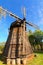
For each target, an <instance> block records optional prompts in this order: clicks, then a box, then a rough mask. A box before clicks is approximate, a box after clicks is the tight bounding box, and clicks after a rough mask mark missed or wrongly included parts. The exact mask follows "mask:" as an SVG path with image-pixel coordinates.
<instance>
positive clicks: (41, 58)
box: [27, 53, 43, 65]
mask: <svg viewBox="0 0 43 65" xmlns="http://www.w3.org/2000/svg"><path fill="white" fill-rule="evenodd" d="M35 54H36V55H37V56H36V57H34V58H33V59H32V60H31V61H29V62H27V65H43V53H35Z"/></svg>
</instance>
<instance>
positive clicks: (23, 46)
mask: <svg viewBox="0 0 43 65" xmlns="http://www.w3.org/2000/svg"><path fill="white" fill-rule="evenodd" d="M0 9H1V10H2V11H4V12H6V13H8V14H10V16H12V17H14V18H16V21H15V22H13V23H12V24H11V26H10V32H9V36H8V39H7V42H6V44H5V48H4V51H3V56H5V58H6V61H7V65H15V64H17V65H21V64H24V65H25V64H26V60H27V57H29V55H31V54H32V53H33V51H32V47H31V45H30V43H29V41H28V37H27V33H26V24H28V25H30V26H32V27H35V28H38V27H37V26H36V25H34V24H32V23H29V22H26V19H25V16H24V18H23V19H21V18H19V17H18V16H16V15H15V14H12V13H11V12H9V11H7V10H5V9H3V8H2V7H1V8H0ZM2 11H1V12H2ZM1 12H0V13H1ZM24 15H25V9H24Z"/></svg>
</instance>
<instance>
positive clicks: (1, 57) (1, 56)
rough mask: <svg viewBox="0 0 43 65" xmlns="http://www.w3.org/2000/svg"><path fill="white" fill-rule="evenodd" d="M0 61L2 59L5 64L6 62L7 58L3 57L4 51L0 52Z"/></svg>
mask: <svg viewBox="0 0 43 65" xmlns="http://www.w3.org/2000/svg"><path fill="white" fill-rule="evenodd" d="M0 61H2V62H3V64H6V62H5V58H4V57H3V55H2V53H0Z"/></svg>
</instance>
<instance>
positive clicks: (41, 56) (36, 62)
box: [0, 53, 43, 65]
mask: <svg viewBox="0 0 43 65" xmlns="http://www.w3.org/2000/svg"><path fill="white" fill-rule="evenodd" d="M34 54H36V55H37V56H36V57H34V58H33V59H32V60H31V61H30V60H29V61H27V65H43V53H34ZM0 65H6V64H3V61H2V55H1V54H0Z"/></svg>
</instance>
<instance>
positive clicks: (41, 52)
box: [34, 51, 43, 54]
mask: <svg viewBox="0 0 43 65" xmlns="http://www.w3.org/2000/svg"><path fill="white" fill-rule="evenodd" d="M34 53H38V54H43V51H34Z"/></svg>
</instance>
